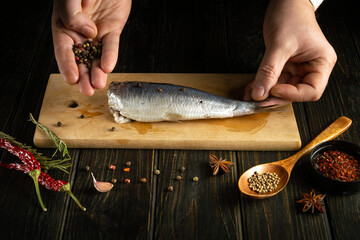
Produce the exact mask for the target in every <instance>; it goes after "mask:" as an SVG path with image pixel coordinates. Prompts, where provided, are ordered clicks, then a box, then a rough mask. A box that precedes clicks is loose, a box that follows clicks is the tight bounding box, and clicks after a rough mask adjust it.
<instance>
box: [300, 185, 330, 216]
mask: <svg viewBox="0 0 360 240" xmlns="http://www.w3.org/2000/svg"><path fill="white" fill-rule="evenodd" d="M301 195H302V196H303V197H304V198H303V199H301V200H299V201H296V202H297V203H304V204H305V205H304V207H303V209H302V211H303V212H307V211H308V210H309V209H310V208H311V213H314V211H315V208H316V209H317V210H319V211H320V212H321V213H323V212H324V209H323V206H324V202H323V200H324V198H325V196H326V194H319V195H315V190H314V189H313V190H312V191H311V192H310V194H307V193H302V194H301Z"/></svg>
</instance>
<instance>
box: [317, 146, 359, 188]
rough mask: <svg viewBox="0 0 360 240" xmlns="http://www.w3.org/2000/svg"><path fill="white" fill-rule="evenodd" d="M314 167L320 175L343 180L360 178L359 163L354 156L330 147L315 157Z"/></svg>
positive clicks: (348, 180) (349, 180)
mask: <svg viewBox="0 0 360 240" xmlns="http://www.w3.org/2000/svg"><path fill="white" fill-rule="evenodd" d="M315 169H317V171H319V172H320V173H321V174H322V175H324V176H326V177H329V178H332V179H335V180H338V181H343V182H351V181H357V180H360V164H359V161H358V160H356V159H355V157H354V156H352V155H351V154H348V153H346V152H343V151H339V150H336V149H330V150H326V151H324V152H323V153H322V154H321V155H320V156H318V157H317V158H316V161H315Z"/></svg>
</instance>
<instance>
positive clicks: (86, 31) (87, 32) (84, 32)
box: [82, 26, 95, 37]
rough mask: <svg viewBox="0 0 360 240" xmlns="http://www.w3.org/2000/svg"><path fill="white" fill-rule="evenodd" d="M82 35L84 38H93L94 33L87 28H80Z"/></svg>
mask: <svg viewBox="0 0 360 240" xmlns="http://www.w3.org/2000/svg"><path fill="white" fill-rule="evenodd" d="M82 34H83V35H85V36H86V37H94V35H95V31H94V29H92V28H91V27H89V26H84V27H83V28H82Z"/></svg>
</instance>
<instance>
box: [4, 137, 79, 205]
mask: <svg viewBox="0 0 360 240" xmlns="http://www.w3.org/2000/svg"><path fill="white" fill-rule="evenodd" d="M0 147H1V148H3V149H5V150H7V151H8V152H10V153H12V154H13V155H15V156H17V157H18V158H19V159H20V160H21V161H22V162H23V164H20V163H8V164H4V163H1V162H0V166H1V167H4V168H8V169H15V170H18V171H22V172H24V173H25V174H28V175H29V176H30V177H31V178H32V179H33V180H34V184H35V190H36V194H37V197H38V199H39V203H40V205H41V207H42V209H43V210H44V211H47V209H46V207H45V206H44V203H43V201H42V198H41V195H40V189H39V183H40V184H41V185H43V186H45V188H47V189H49V190H52V191H57V192H59V191H62V192H66V193H67V194H69V195H70V197H71V198H72V199H74V201H75V202H76V203H77V204H78V206H79V207H80V208H81V209H82V210H83V211H86V208H84V207H83V206H82V205H81V204H80V202H79V200H78V199H77V198H76V197H75V196H74V194H73V193H72V192H71V190H70V184H69V183H67V182H65V181H62V180H54V179H53V178H52V177H50V176H49V175H48V174H47V173H44V172H41V166H40V163H39V162H38V161H37V160H36V158H35V157H34V155H33V154H32V153H31V152H30V151H28V150H26V149H23V148H21V147H19V146H15V145H12V144H11V143H10V142H8V141H7V140H5V139H0Z"/></svg>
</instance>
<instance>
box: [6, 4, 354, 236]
mask: <svg viewBox="0 0 360 240" xmlns="http://www.w3.org/2000/svg"><path fill="white" fill-rule="evenodd" d="M354 4H355V3H354V2H351V3H350V1H345V2H344V1H325V3H324V4H323V5H322V6H321V7H320V9H319V10H318V12H317V15H318V16H317V17H318V22H319V24H320V26H321V28H322V30H323V32H324V34H325V35H326V37H327V38H328V40H329V41H330V43H331V44H332V45H333V46H334V48H335V50H336V52H337V55H338V61H337V64H336V66H335V68H334V70H333V73H332V75H331V77H330V80H329V84H328V87H327V89H326V91H325V93H324V95H323V97H322V98H321V99H320V100H319V101H317V102H308V103H294V104H293V106H294V109H295V114H296V119H297V123H298V126H299V131H300V135H301V139H302V142H303V145H305V144H307V143H308V142H309V141H310V140H311V139H312V138H314V137H315V136H316V135H317V134H318V133H319V132H320V131H322V130H323V129H324V128H325V127H326V126H328V125H329V124H330V123H331V122H333V121H334V120H335V119H336V118H338V117H339V116H342V115H345V116H347V117H349V118H351V119H352V120H353V125H352V127H351V128H350V129H349V130H348V131H347V132H346V133H344V134H343V135H341V136H340V137H339V139H341V140H346V141H350V142H353V143H356V144H360V139H359V132H360V122H359V119H360V115H359V114H360V107H359V101H360V97H359V92H360V81H359V78H360V70H359V69H360V59H359V56H360V28H359V25H358V24H357V20H358V10H359V7H358V6H356V5H354ZM8 5H9V6H8V7H6V9H4V8H3V11H2V14H1V16H0V18H1V21H0V24H1V28H0V29H1V32H2V36H1V40H0V43H1V44H0V49H1V51H0V52H1V57H0V73H1V74H0V77H1V80H0V130H1V131H4V132H6V133H8V134H10V135H12V136H14V137H16V139H17V140H19V141H21V142H25V143H27V144H29V145H32V137H33V134H34V129H35V127H34V125H33V124H32V123H30V122H28V119H29V113H33V114H34V116H35V118H37V117H38V115H39V111H40V107H41V103H42V99H43V95H44V92H45V87H46V84H47V80H48V78H49V75H50V74H51V73H57V72H58V69H57V65H56V61H55V58H54V53H53V46H52V37H51V28H50V19H51V9H52V3H51V2H49V1H21V2H19V1H10V2H9V3H8ZM266 5H267V1H190V0H188V1H187V0H185V1H160V0H159V1H148V0H145V1H133V7H132V12H131V15H130V18H129V21H128V23H127V25H126V27H125V29H124V32H123V34H122V36H121V45H120V50H119V60H118V63H117V65H116V68H115V70H114V72H135V73H137V72H159V73H161V72H171V73H178V72H179V73H254V72H256V70H257V66H258V65H259V63H260V61H261V58H262V55H263V52H264V44H263V40H262V22H263V15H264V11H265V9H266ZM41 151H42V152H44V153H47V154H51V153H52V152H53V150H49V149H41ZM70 152H71V156H72V159H73V166H72V169H71V173H70V175H67V174H64V173H62V172H59V171H51V172H50V174H51V175H52V176H54V177H55V178H57V179H63V180H66V181H69V182H70V183H71V185H72V190H73V192H74V193H75V195H77V196H78V198H79V200H80V201H81V202H82V203H83V205H84V206H86V207H87V211H86V212H82V211H81V210H80V209H79V208H78V207H77V205H76V204H74V202H73V201H72V200H71V199H70V198H69V197H68V196H67V195H66V194H64V193H58V192H51V191H47V190H46V189H44V188H41V192H42V197H43V200H44V202H45V204H46V206H47V208H48V211H47V212H43V211H42V210H41V208H40V207H39V204H38V201H37V197H36V194H35V190H34V187H33V182H32V180H31V179H30V178H29V177H28V176H27V175H25V174H22V173H21V172H18V171H14V170H7V169H0V227H1V230H2V231H1V234H0V236H1V237H0V238H1V239H356V238H359V232H360V231H359V229H360V195H359V194H355V195H351V196H338V195H331V194H328V195H327V197H326V198H325V213H324V214H303V213H301V206H299V205H298V204H296V200H298V199H300V198H301V193H302V192H310V191H311V189H312V188H315V189H316V191H317V192H319V193H321V190H319V189H317V188H316V186H315V185H316V184H315V183H314V182H313V181H312V180H311V178H310V175H309V165H308V163H307V158H306V157H304V158H303V159H301V160H300V161H299V163H298V164H297V165H296V166H295V168H294V171H293V174H292V177H291V179H290V181H289V184H288V185H287V187H286V188H285V189H284V190H283V191H282V192H281V193H280V194H278V195H276V196H274V197H272V198H269V199H266V200H251V199H247V198H245V197H243V196H242V195H241V194H240V192H239V190H238V188H237V181H238V178H239V176H240V175H241V173H242V172H244V171H245V170H246V169H248V168H250V167H252V166H254V165H256V164H260V163H265V162H271V161H275V160H279V159H282V158H286V157H288V156H290V155H292V154H293V153H294V152H251V151H191V150H186V151H185V150H160V149H132V150H128V149H71V150H70ZM209 153H213V154H216V155H218V156H223V157H225V158H227V159H228V160H231V161H233V162H235V163H236V164H235V167H234V168H233V169H232V172H231V173H230V174H226V175H221V176H217V177H212V176H211V173H210V169H209V167H208V160H209ZM9 159H12V156H11V155H10V154H8V153H7V152H5V151H3V150H1V152H0V160H1V161H4V162H5V161H8V160H9ZM127 161H131V162H132V166H131V172H130V173H128V174H124V173H123V172H122V171H121V169H122V167H123V166H124V164H125V162H127ZM109 164H115V165H116V166H117V167H118V169H117V170H116V171H115V172H114V171H109V170H108V168H107V167H108V165H109ZM86 165H89V166H90V167H91V169H92V171H93V172H94V173H95V175H96V176H97V177H98V178H99V179H101V180H111V179H112V178H117V180H118V183H116V184H115V187H114V189H113V190H112V191H110V192H109V193H107V194H100V193H98V192H96V191H95V190H94V188H93V186H92V182H91V178H90V174H89V172H86V171H84V167H85V166H86ZM181 166H185V167H186V169H187V170H186V171H185V173H183V174H182V176H183V179H184V180H182V181H181V182H176V181H175V180H174V179H175V178H176V176H177V175H179V168H180V167H181ZM119 169H120V170H119ZM154 169H161V171H162V172H161V174H160V175H159V176H156V175H154V174H153V171H154ZM194 176H198V177H199V179H200V180H199V181H198V182H197V183H194V182H192V181H191V179H192V177H194ZM140 177H146V178H147V180H148V181H147V183H146V184H141V183H139V182H138V179H139V178H140ZM125 178H130V179H131V181H132V182H131V183H130V184H124V183H123V181H124V179H125ZM170 184H171V185H173V186H174V191H173V192H168V191H167V190H166V189H167V187H168V186H169V185H170Z"/></svg>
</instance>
